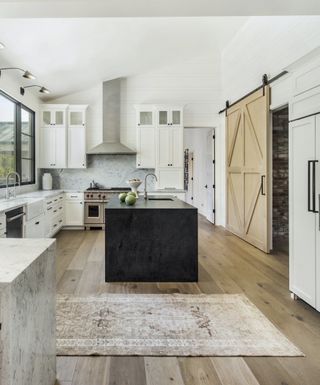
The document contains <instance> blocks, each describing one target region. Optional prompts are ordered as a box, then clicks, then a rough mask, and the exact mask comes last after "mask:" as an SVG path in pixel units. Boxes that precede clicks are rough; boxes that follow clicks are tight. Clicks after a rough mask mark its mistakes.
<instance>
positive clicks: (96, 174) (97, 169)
mask: <svg viewBox="0 0 320 385" xmlns="http://www.w3.org/2000/svg"><path fill="white" fill-rule="evenodd" d="M44 172H50V173H51V175H52V179H53V189H65V190H78V189H79V190H85V189H87V188H88V187H89V186H90V182H91V181H92V180H94V181H95V182H97V183H99V185H101V186H102V187H128V184H127V183H126V182H127V180H128V179H131V178H140V179H142V180H144V177H145V175H146V174H147V173H148V172H154V170H153V169H148V170H146V169H137V168H136V157H135V156H134V155H88V158H87V168H86V169H62V170H55V169H54V170H53V169H50V170H46V169H43V170H42V174H43V173H44ZM41 179H42V178H41ZM41 179H40V186H41V184H42V180H41ZM143 187H144V186H143V184H142V185H141V186H140V190H141V189H143ZM41 188H42V186H41ZM154 188H155V181H154V178H149V181H148V189H149V190H152V189H154Z"/></svg>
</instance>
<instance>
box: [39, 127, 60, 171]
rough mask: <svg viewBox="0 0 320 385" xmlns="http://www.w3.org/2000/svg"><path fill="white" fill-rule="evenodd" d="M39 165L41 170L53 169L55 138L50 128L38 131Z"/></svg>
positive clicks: (52, 129) (54, 163)
mask: <svg viewBox="0 0 320 385" xmlns="http://www.w3.org/2000/svg"><path fill="white" fill-rule="evenodd" d="M40 143H41V144H40V165H41V167H42V168H54V167H55V165H56V152H55V149H56V137H55V129H54V127H52V126H49V127H43V128H41V131H40Z"/></svg>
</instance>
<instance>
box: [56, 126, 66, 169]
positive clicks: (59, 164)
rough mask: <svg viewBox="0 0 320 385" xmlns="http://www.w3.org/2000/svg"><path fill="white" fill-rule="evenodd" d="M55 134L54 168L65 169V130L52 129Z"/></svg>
mask: <svg viewBox="0 0 320 385" xmlns="http://www.w3.org/2000/svg"><path fill="white" fill-rule="evenodd" d="M53 130H54V132H55V154H56V155H55V167H56V168H66V167H67V147H66V145H67V143H66V128H65V127H57V126H54V128H53Z"/></svg>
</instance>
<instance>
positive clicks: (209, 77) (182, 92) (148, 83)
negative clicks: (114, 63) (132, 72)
mask: <svg viewBox="0 0 320 385" xmlns="http://www.w3.org/2000/svg"><path fill="white" fill-rule="evenodd" d="M220 79H221V76H220V56H219V54H218V52H217V53H216V54H215V55H210V56H206V57H199V58H195V59H193V60H190V61H186V62H185V61H184V62H181V63H179V64H172V65H168V66H167V67H165V68H161V69H158V70H155V71H153V72H149V73H145V74H142V75H137V76H131V77H128V78H123V80H122V82H121V141H122V142H123V143H124V144H126V145H127V146H129V147H131V148H133V149H135V148H136V115H135V108H134V106H135V105H136V104H142V103H166V104H167V103H169V104H170V103H173V104H184V105H185V114H184V124H185V126H194V127H195V126H198V127H201V126H207V127H214V126H215V125H217V123H218V119H219V118H218V114H217V111H218V110H219V107H220V105H221V98H220V96H221V81H220ZM50 103H66V104H88V105H89V108H88V113H87V147H88V148H90V147H92V146H94V145H95V144H98V142H99V141H100V140H101V134H102V84H98V85H95V86H94V87H92V88H90V89H86V90H83V91H80V92H76V93H74V94H69V95H66V96H63V97H60V98H58V99H54V100H50Z"/></svg>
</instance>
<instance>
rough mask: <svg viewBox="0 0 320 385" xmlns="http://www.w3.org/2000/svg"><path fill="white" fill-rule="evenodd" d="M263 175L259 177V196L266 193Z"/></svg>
mask: <svg viewBox="0 0 320 385" xmlns="http://www.w3.org/2000/svg"><path fill="white" fill-rule="evenodd" d="M265 177H266V176H265V175H261V182H260V183H261V185H260V191H261V195H266V192H265V191H264V179H265Z"/></svg>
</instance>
